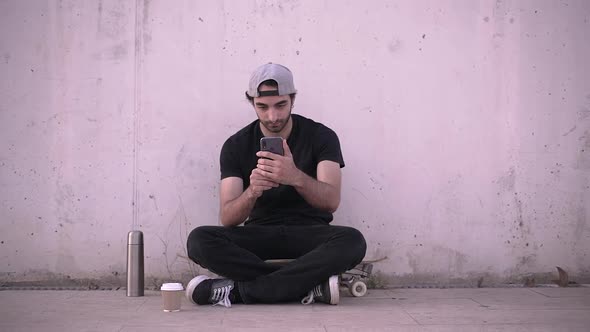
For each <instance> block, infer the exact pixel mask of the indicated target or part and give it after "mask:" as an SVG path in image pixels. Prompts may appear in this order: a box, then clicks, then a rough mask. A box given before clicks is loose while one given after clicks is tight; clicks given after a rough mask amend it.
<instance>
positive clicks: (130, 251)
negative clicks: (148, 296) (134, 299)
mask: <svg viewBox="0 0 590 332" xmlns="http://www.w3.org/2000/svg"><path fill="white" fill-rule="evenodd" d="M127 296H143V233H142V232H140V231H131V232H129V234H128V235H127Z"/></svg>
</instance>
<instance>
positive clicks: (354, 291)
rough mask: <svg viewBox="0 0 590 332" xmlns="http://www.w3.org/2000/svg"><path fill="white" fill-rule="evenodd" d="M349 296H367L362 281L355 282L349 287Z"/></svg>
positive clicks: (365, 286)
mask: <svg viewBox="0 0 590 332" xmlns="http://www.w3.org/2000/svg"><path fill="white" fill-rule="evenodd" d="M349 290H350V294H351V295H352V296H354V297H361V296H365V294H367V285H366V284H365V283H364V282H362V281H355V282H353V283H352V285H350V288H349Z"/></svg>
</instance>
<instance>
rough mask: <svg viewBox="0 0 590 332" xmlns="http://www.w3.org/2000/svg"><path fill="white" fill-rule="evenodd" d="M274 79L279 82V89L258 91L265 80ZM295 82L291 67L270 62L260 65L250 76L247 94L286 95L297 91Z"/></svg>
mask: <svg viewBox="0 0 590 332" xmlns="http://www.w3.org/2000/svg"><path fill="white" fill-rule="evenodd" d="M268 80H273V81H275V82H277V84H278V86H279V89H278V91H277V90H273V91H258V88H259V87H260V84H261V83H262V82H264V81H268ZM296 92H297V90H295V85H294V84H293V74H292V73H291V71H290V70H289V68H287V67H285V66H283V65H279V64H277V63H272V62H269V63H267V64H264V65H262V66H260V67H258V68H257V69H256V70H255V71H254V72H253V73H252V76H250V84H249V85H248V91H246V94H247V95H248V96H250V97H264V96H284V95H290V94H292V93H296Z"/></svg>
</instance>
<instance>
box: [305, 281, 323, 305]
mask: <svg viewBox="0 0 590 332" xmlns="http://www.w3.org/2000/svg"><path fill="white" fill-rule="evenodd" d="M321 296H322V285H321V284H320V285H317V286H315V287H314V288H313V289H312V290H310V291H309V293H308V294H307V296H306V297H304V298H303V300H301V304H305V305H307V304H312V303H314V302H315V298H316V297H321Z"/></svg>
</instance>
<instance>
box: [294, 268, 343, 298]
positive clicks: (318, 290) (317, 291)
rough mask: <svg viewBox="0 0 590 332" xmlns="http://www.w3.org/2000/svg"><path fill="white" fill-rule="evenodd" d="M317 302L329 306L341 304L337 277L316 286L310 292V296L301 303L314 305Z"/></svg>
mask: <svg viewBox="0 0 590 332" xmlns="http://www.w3.org/2000/svg"><path fill="white" fill-rule="evenodd" d="M316 301H318V302H323V303H327V304H338V302H340V291H339V289H338V276H337V275H336V276H331V277H330V279H328V280H327V281H326V282H323V283H321V284H319V285H317V286H315V287H314V288H313V289H312V290H310V291H309V294H307V296H306V297H304V298H303V300H301V303H303V304H312V303H314V302H316Z"/></svg>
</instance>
